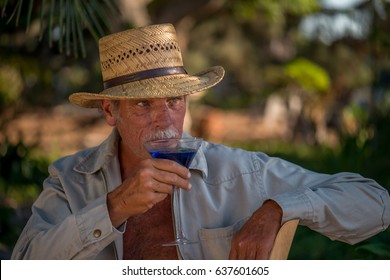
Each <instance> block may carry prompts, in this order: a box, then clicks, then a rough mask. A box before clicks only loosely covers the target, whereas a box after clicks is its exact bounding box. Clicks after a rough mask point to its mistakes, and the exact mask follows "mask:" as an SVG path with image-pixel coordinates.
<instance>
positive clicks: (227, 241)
mask: <svg viewBox="0 0 390 280" xmlns="http://www.w3.org/2000/svg"><path fill="white" fill-rule="evenodd" d="M248 219H249V217H247V218H244V219H241V220H239V221H238V222H236V223H234V224H232V225H230V226H227V227H222V228H212V229H210V228H201V229H199V232H198V234H199V240H200V245H201V248H202V252H203V256H204V258H205V259H206V260H227V259H228V258H229V253H230V247H231V241H232V237H233V235H234V234H235V233H236V232H237V231H238V230H239V229H240V228H241V227H242V226H243V225H244V224H245V223H246V221H247V220H248Z"/></svg>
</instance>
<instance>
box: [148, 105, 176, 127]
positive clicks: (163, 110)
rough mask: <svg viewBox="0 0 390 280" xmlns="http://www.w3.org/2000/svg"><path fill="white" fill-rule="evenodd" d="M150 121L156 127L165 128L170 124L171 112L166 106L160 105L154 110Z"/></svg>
mask: <svg viewBox="0 0 390 280" xmlns="http://www.w3.org/2000/svg"><path fill="white" fill-rule="evenodd" d="M152 119H153V122H154V123H155V124H156V125H157V126H158V127H166V126H169V125H171V124H172V118H171V112H170V111H169V108H168V107H167V106H166V105H161V106H159V107H158V108H157V109H156V110H154V111H153V116H152Z"/></svg>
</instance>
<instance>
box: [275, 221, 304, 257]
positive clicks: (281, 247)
mask: <svg viewBox="0 0 390 280" xmlns="http://www.w3.org/2000/svg"><path fill="white" fill-rule="evenodd" d="M298 223H299V220H298V219H296V220H291V221H288V222H286V223H284V224H283V225H282V227H281V228H280V230H279V232H278V234H277V235H276V238H275V243H274V247H273V248H272V251H271V254H270V258H269V259H270V260H287V257H288V254H289V252H290V248H291V244H292V241H293V239H294V235H295V232H296V230H297V226H298Z"/></svg>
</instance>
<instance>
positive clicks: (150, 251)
mask: <svg viewBox="0 0 390 280" xmlns="http://www.w3.org/2000/svg"><path fill="white" fill-rule="evenodd" d="M172 240H174V231H173V221H172V211H171V200H170V197H169V196H168V197H167V198H166V199H165V200H163V201H162V202H160V203H158V204H156V205H155V206H154V207H153V208H152V209H150V210H149V211H147V212H146V213H143V214H140V215H137V216H133V217H130V218H129V219H128V220H127V226H126V231H125V233H124V236H123V258H124V259H129V260H171V259H177V258H178V256H177V251H176V247H175V246H162V245H161V244H163V243H168V242H170V241H172Z"/></svg>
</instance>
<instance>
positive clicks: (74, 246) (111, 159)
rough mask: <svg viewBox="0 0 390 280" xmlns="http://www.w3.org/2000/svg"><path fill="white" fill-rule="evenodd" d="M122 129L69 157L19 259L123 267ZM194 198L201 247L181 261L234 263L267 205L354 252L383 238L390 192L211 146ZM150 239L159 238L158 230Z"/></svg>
mask: <svg viewBox="0 0 390 280" xmlns="http://www.w3.org/2000/svg"><path fill="white" fill-rule="evenodd" d="M118 137H119V136H118V133H117V132H116V130H114V132H113V133H112V134H111V135H110V137H108V138H107V140H106V141H105V142H103V143H102V144H101V145H100V146H98V147H94V148H90V149H86V150H83V151H81V152H79V153H77V154H75V155H71V156H67V157H64V158H62V159H60V160H58V161H56V162H54V163H53V164H52V165H51V166H50V167H49V172H50V176H49V177H48V178H47V179H46V180H45V182H44V189H43V191H42V193H41V194H40V196H39V197H38V199H37V200H36V202H35V203H34V205H33V207H32V216H31V218H30V220H29V221H28V223H27V225H26V227H25V228H24V230H23V232H22V234H21V236H20V237H19V240H18V242H17V244H16V246H15V248H14V251H13V254H12V258H13V259H122V256H123V248H122V235H123V231H124V229H125V225H122V226H121V227H120V228H118V229H116V228H114V227H113V226H112V225H111V221H110V218H109V215H108V210H107V206H106V196H107V193H108V192H110V191H112V190H114V189H115V188H116V187H117V186H118V185H120V184H121V175H120V168H119V161H118V157H117V145H118ZM190 170H191V173H192V176H191V179H190V182H191V184H192V186H193V187H192V189H191V190H190V191H183V192H182V195H181V201H180V203H181V206H182V207H181V209H182V210H181V211H182V224H183V229H184V231H185V233H186V235H187V237H188V238H189V239H195V240H199V243H198V244H195V245H186V246H181V247H180V248H179V256H180V257H181V258H183V259H227V258H228V256H229V252H230V242H231V238H232V236H233V234H234V233H235V232H236V231H237V230H238V229H240V228H241V226H242V225H243V224H244V223H245V222H246V221H247V219H248V218H249V217H250V216H251V214H252V213H253V212H254V211H255V210H257V209H258V208H259V207H260V206H261V205H262V203H263V202H264V201H265V200H267V199H272V200H275V201H276V202H277V203H278V204H279V205H280V206H281V207H282V209H283V218H282V222H285V221H288V220H291V219H299V220H300V225H303V226H308V227H309V228H311V229H312V230H315V231H318V232H320V233H321V234H324V235H326V236H328V237H329V238H331V239H333V240H340V241H344V242H347V243H350V244H354V243H357V242H359V241H362V240H364V239H366V238H369V237H371V236H373V235H375V234H377V233H379V232H380V231H383V230H385V229H386V228H387V227H388V225H389V223H390V198H389V194H388V192H387V191H386V190H385V189H384V188H383V187H381V186H379V185H378V184H377V183H376V182H375V181H373V180H371V179H367V178H363V177H362V176H360V175H358V174H354V173H338V174H335V175H327V174H320V173H315V172H312V171H309V170H306V169H304V168H302V167H299V166H297V165H295V164H292V163H290V162H287V161H285V160H282V159H279V158H275V157H269V156H267V155H266V154H264V153H260V152H248V151H244V150H240V149H233V148H230V147H226V146H223V145H219V144H214V143H210V142H206V141H205V142H204V143H203V144H202V147H201V148H200V150H199V151H198V153H197V155H196V157H195V159H194V161H193V162H192V164H191V166H190ZM151 230H153V229H151Z"/></svg>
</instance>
